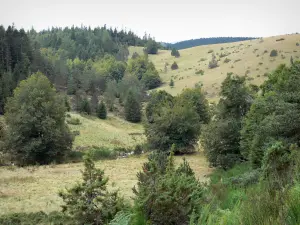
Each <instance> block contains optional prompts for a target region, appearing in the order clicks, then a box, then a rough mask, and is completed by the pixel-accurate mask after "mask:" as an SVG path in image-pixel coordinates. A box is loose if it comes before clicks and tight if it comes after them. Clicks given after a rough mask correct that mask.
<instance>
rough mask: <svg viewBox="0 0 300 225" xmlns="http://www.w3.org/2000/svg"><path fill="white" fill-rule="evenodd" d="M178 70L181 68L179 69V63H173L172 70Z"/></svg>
mask: <svg viewBox="0 0 300 225" xmlns="http://www.w3.org/2000/svg"><path fill="white" fill-rule="evenodd" d="M178 68H179V67H178V65H177V63H176V62H173V63H172V65H171V69H172V70H177V69H178Z"/></svg>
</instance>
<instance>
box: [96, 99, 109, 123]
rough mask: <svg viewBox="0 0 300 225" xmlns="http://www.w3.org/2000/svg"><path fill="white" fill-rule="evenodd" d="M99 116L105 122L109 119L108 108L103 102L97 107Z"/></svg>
mask: <svg viewBox="0 0 300 225" xmlns="http://www.w3.org/2000/svg"><path fill="white" fill-rule="evenodd" d="M97 116H98V117H99V118H100V119H103V120H105V119H106V117H107V111H106V106H105V104H104V102H103V101H101V102H100V104H99V105H98V107H97Z"/></svg>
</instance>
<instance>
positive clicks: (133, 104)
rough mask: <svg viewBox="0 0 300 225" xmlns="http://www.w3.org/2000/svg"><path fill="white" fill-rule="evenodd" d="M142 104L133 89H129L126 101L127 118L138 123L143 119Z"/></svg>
mask: <svg viewBox="0 0 300 225" xmlns="http://www.w3.org/2000/svg"><path fill="white" fill-rule="evenodd" d="M141 117H142V113H141V106H140V103H139V101H138V100H137V98H136V96H134V94H133V92H132V91H129V93H128V96H127V99H126V103H125V118H126V120H127V121H130V122H133V123H138V122H140V121H141Z"/></svg>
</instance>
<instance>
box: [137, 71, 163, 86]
mask: <svg viewBox="0 0 300 225" xmlns="http://www.w3.org/2000/svg"><path fill="white" fill-rule="evenodd" d="M141 81H142V83H143V84H144V86H145V87H146V88H147V89H148V90H151V89H154V88H157V87H159V86H160V84H161V79H160V77H159V75H158V72H157V71H156V70H155V71H152V70H147V71H146V72H145V73H144V75H143V78H142V80H141Z"/></svg>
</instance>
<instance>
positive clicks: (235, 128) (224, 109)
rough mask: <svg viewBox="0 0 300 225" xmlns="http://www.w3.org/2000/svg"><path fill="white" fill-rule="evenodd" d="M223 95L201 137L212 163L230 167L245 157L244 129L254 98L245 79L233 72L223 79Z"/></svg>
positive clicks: (225, 167) (206, 153)
mask: <svg viewBox="0 0 300 225" xmlns="http://www.w3.org/2000/svg"><path fill="white" fill-rule="evenodd" d="M220 94H221V99H220V101H219V103H218V105H217V108H216V112H214V113H215V116H214V117H213V120H212V121H211V122H210V123H209V124H208V125H207V126H205V127H204V129H203V131H202V135H201V138H200V140H201V143H202V145H203V148H204V152H205V155H206V156H207V158H208V161H209V162H210V164H211V165H212V166H220V167H222V168H224V169H228V168H230V167H232V166H233V165H234V164H235V163H237V162H239V161H241V160H242V159H243V157H242V155H241V152H240V136H241V135H240V131H241V128H242V119H243V117H244V116H245V115H246V113H247V111H248V110H249V108H250V105H251V100H252V97H251V93H250V91H249V90H248V88H247V87H246V85H245V79H244V78H241V77H238V76H232V75H231V74H228V75H227V77H226V79H225V80H224V81H223V83H222V86H221V91H220Z"/></svg>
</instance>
